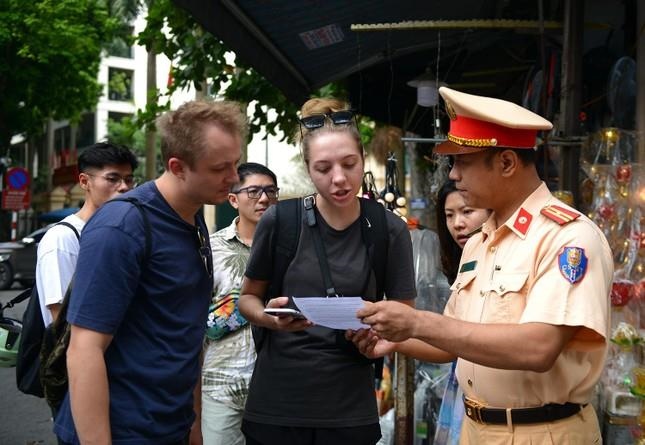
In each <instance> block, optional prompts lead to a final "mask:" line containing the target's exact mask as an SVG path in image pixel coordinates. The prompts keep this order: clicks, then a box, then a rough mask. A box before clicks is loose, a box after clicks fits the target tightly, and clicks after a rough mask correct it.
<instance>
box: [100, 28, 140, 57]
mask: <svg viewBox="0 0 645 445" xmlns="http://www.w3.org/2000/svg"><path fill="white" fill-rule="evenodd" d="M133 33H134V27H132V26H130V27H129V34H128V35H127V36H119V37H115V38H114V40H112V41H111V42H110V43H109V44H108V45H107V48H106V49H107V53H108V55H110V56H115V57H123V58H126V59H133V58H134V52H133V51H132V39H133V37H132V34H133Z"/></svg>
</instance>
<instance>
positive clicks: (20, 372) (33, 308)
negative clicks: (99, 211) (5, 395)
mask: <svg viewBox="0 0 645 445" xmlns="http://www.w3.org/2000/svg"><path fill="white" fill-rule="evenodd" d="M56 225H61V226H66V227H69V228H70V229H71V230H72V231H73V232H74V235H76V239H77V240H79V239H80V236H79V234H78V231H77V230H76V227H74V226H73V225H71V224H70V223H68V222H65V221H61V222H59V223H57V224H56ZM21 296H24V297H25V298H27V297H28V298H29V303H28V304H27V308H26V309H25V312H24V313H23V314H22V332H21V333H20V345H19V347H18V355H17V357H16V384H17V386H18V389H19V390H20V391H22V392H23V393H25V394H30V395H32V396H36V397H44V393H43V387H42V385H41V384H40V377H39V373H40V346H41V343H42V340H43V335H44V333H45V322H44V320H43V314H42V312H41V311H40V299H39V298H38V288H37V287H36V285H35V284H34V286H33V287H32V288H31V289H27V290H25V291H24V292H23V293H22V294H20V295H19V296H18V297H17V298H16V300H18V299H19V298H20V297H21ZM25 298H22V299H21V300H20V301H22V300H24V299H25Z"/></svg>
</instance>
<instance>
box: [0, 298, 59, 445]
mask: <svg viewBox="0 0 645 445" xmlns="http://www.w3.org/2000/svg"><path fill="white" fill-rule="evenodd" d="M20 291H21V289H11V290H8V291H0V303H1V304H3V305H4V304H5V303H7V302H8V301H9V300H11V299H12V298H13V297H15V296H16V295H18V293H20ZM26 306H27V301H25V302H23V303H21V304H19V305H17V306H15V307H13V308H11V309H7V310H6V311H5V313H4V315H5V316H9V317H12V318H17V319H21V318H22V313H23V311H24V310H25V307H26ZM0 399H1V400H2V405H1V406H0V410H1V412H2V414H0V444H3V445H35V444H38V445H41V444H42V445H55V444H56V437H55V436H54V434H53V433H52V422H51V413H50V411H49V407H48V406H47V403H46V402H45V400H44V399H39V398H36V397H32V396H28V395H25V394H23V393H21V392H20V391H18V388H16V375H15V368H0Z"/></svg>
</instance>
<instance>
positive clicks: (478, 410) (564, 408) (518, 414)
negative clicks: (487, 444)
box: [464, 397, 586, 424]
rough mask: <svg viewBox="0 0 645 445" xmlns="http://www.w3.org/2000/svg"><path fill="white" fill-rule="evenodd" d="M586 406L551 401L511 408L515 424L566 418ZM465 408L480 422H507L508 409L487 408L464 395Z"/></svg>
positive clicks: (472, 417)
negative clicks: (543, 403)
mask: <svg viewBox="0 0 645 445" xmlns="http://www.w3.org/2000/svg"><path fill="white" fill-rule="evenodd" d="M584 406H586V404H585V405H580V404H578V403H569V402H567V403H565V404H564V405H559V404H557V403H549V404H548V405H543V406H538V407H535V408H513V409H511V421H512V422H513V423H514V424H515V423H517V424H522V423H544V422H553V421H555V420H560V419H566V418H567V417H571V416H573V415H574V414H577V413H579V412H580V410H581V409H582V408H583V407H584ZM464 408H465V411H466V415H467V416H468V417H470V418H471V419H473V420H474V421H475V422H479V423H497V424H506V423H507V419H506V410H505V409H500V408H485V407H484V406H483V405H481V404H479V403H477V402H475V401H474V400H470V399H467V398H465V397H464Z"/></svg>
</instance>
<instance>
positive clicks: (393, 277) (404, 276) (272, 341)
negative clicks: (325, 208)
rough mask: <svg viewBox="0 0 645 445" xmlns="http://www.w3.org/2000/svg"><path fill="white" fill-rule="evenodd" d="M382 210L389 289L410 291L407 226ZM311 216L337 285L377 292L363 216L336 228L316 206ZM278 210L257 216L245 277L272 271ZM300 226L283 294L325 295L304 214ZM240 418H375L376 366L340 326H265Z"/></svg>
mask: <svg viewBox="0 0 645 445" xmlns="http://www.w3.org/2000/svg"><path fill="white" fill-rule="evenodd" d="M386 213H387V215H386V220H387V225H388V235H389V246H388V262H387V269H386V270H387V278H386V285H385V292H386V296H387V297H388V299H412V298H414V297H415V288H414V267H413V263H412V243H411V240H410V234H409V232H408V229H407V226H406V224H405V223H404V222H403V221H402V220H401V219H399V218H398V217H396V216H395V215H393V214H392V213H390V212H386ZM303 214H304V212H303ZM316 216H317V221H318V226H319V228H320V233H321V236H322V239H323V243H324V245H325V250H326V253H327V261H328V263H329V269H330V273H331V276H332V281H333V283H334V286H335V288H336V290H337V292H338V293H339V294H341V295H346V296H358V295H360V296H363V298H365V299H367V300H374V299H375V294H376V280H375V279H374V277H373V273H372V271H371V268H370V267H369V262H368V256H367V249H366V246H365V244H364V242H363V240H362V237H361V226H360V221H359V220H358V219H357V220H356V221H355V222H354V223H353V224H351V225H350V226H349V227H347V228H346V229H344V230H335V229H333V228H331V227H330V226H328V225H327V224H326V222H325V221H324V219H323V218H322V216H321V215H320V214H319V213H318V212H316ZM275 218H276V209H275V207H271V208H269V210H268V211H267V212H266V213H265V214H264V215H263V217H262V219H261V221H260V223H259V224H258V227H257V229H256V232H255V236H254V238H253V246H252V248H251V256H250V258H249V262H248V265H247V269H246V276H248V277H249V278H252V279H256V280H265V281H266V280H270V279H271V265H272V263H273V250H272V248H271V240H272V238H273V229H274V227H275ZM301 227H302V229H301V233H300V240H299V243H298V248H297V251H296V254H295V257H294V259H293V261H292V262H291V264H290V266H289V268H288V269H287V272H286V274H285V278H284V281H283V289H282V295H288V296H300V297H304V296H313V297H320V296H324V295H325V286H324V284H323V279H322V274H321V272H320V265H319V263H318V257H317V255H316V250H315V247H314V244H313V239H312V236H311V228H309V227H308V226H307V225H306V224H305V222H304V219H303V222H302V226H301ZM368 276H369V281H368ZM366 283H367V287H366ZM364 290H365V292H363V291H364ZM244 418H245V419H246V420H249V421H252V422H258V423H266V424H271V425H281V426H298V427H309V428H312V427H326V428H338V427H353V426H360V425H368V424H373V423H376V422H378V413H377V408H376V397H375V394H374V375H373V367H372V365H371V363H370V362H369V361H368V360H367V359H366V358H365V357H364V356H363V355H362V354H360V353H359V352H358V351H357V349H356V348H355V347H354V345H353V344H352V343H351V342H348V341H347V340H345V338H344V331H339V330H333V329H329V328H325V327H321V326H314V327H311V328H309V329H306V330H304V331H300V332H281V331H269V334H268V335H266V337H265V339H264V341H263V343H262V347H261V349H260V351H258V358H257V361H256V364H255V370H254V372H253V377H252V379H251V384H250V390H249V396H248V399H247V402H246V408H245V411H244Z"/></svg>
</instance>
